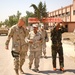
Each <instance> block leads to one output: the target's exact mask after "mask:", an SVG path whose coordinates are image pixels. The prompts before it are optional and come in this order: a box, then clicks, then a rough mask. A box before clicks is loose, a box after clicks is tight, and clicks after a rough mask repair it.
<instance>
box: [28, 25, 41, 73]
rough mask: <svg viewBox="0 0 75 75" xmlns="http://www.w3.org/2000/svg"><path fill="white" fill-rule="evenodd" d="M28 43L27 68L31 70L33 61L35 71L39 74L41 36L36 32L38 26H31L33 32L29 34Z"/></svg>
mask: <svg viewBox="0 0 75 75" xmlns="http://www.w3.org/2000/svg"><path fill="white" fill-rule="evenodd" d="M27 40H28V42H29V49H30V55H29V68H30V69H31V67H32V64H33V61H34V65H35V71H36V72H39V69H38V67H39V62H40V50H41V43H42V36H41V34H40V33H39V32H38V24H34V25H33V31H31V32H29V35H28V37H27Z"/></svg>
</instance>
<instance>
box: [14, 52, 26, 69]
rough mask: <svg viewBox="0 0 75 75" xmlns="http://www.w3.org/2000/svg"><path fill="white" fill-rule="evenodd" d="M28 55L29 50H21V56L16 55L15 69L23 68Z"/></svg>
mask: <svg viewBox="0 0 75 75" xmlns="http://www.w3.org/2000/svg"><path fill="white" fill-rule="evenodd" d="M26 55H27V51H25V52H21V53H20V55H19V57H14V66H15V67H14V69H15V70H19V68H22V66H23V64H24V62H25V57H26Z"/></svg>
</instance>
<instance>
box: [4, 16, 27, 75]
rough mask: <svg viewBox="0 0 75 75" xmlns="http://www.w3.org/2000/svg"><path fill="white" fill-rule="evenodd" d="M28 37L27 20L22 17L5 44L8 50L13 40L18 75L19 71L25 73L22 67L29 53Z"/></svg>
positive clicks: (13, 52)
mask: <svg viewBox="0 0 75 75" xmlns="http://www.w3.org/2000/svg"><path fill="white" fill-rule="evenodd" d="M27 35H28V31H27V30H26V26H25V19H24V18H23V17H22V18H21V19H19V21H18V23H17V24H16V25H14V26H12V27H11V28H10V30H9V33H8V37H7V40H6V43H5V45H6V49H8V45H9V42H10V39H11V38H12V56H13V57H14V65H15V68H14V70H15V72H16V75H19V69H20V72H21V73H24V71H23V70H22V66H23V64H24V62H25V56H26V55H27V51H28V44H27V43H26V42H25V37H26V36H27Z"/></svg>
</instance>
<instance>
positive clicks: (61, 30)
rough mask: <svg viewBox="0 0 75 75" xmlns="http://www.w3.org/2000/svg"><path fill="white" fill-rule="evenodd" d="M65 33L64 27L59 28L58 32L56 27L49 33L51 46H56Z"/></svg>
mask: <svg viewBox="0 0 75 75" xmlns="http://www.w3.org/2000/svg"><path fill="white" fill-rule="evenodd" d="M64 32H66V28H65V27H61V28H59V29H58V30H56V27H55V28H54V29H53V30H52V31H51V40H52V44H58V43H61V40H62V33H64Z"/></svg>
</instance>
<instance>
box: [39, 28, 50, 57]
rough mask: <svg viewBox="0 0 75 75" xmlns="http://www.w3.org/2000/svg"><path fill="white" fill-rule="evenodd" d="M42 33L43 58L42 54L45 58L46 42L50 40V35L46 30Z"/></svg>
mask: <svg viewBox="0 0 75 75" xmlns="http://www.w3.org/2000/svg"><path fill="white" fill-rule="evenodd" d="M40 32H41V34H42V37H43V42H42V49H41V56H42V52H43V54H44V56H45V55H46V42H48V41H49V38H48V35H47V32H46V30H45V29H43V30H41V31H40Z"/></svg>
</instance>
